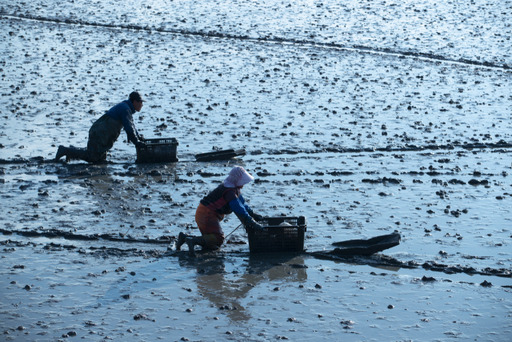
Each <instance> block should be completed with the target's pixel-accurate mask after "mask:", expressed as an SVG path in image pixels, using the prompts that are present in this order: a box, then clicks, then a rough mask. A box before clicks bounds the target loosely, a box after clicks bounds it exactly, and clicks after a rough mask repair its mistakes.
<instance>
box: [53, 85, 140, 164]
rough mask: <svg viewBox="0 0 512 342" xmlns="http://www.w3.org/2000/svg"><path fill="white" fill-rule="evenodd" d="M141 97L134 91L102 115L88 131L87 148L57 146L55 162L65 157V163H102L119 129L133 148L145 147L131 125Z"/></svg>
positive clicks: (117, 135)
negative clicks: (73, 161) (74, 160)
mask: <svg viewBox="0 0 512 342" xmlns="http://www.w3.org/2000/svg"><path fill="white" fill-rule="evenodd" d="M143 102H144V100H142V97H141V96H140V94H139V93H138V92H136V91H134V92H132V93H131V94H130V97H129V98H128V100H125V101H123V102H121V103H118V104H117V105H115V106H114V107H112V108H110V109H109V110H108V111H107V112H106V113H105V114H104V115H102V116H101V117H100V118H99V119H98V120H96V122H94V124H93V125H92V127H91V128H90V129H89V140H88V141H87V148H86V149H85V148H76V147H64V146H59V149H58V150H57V155H56V156H55V160H56V161H57V160H59V159H60V158H62V157H66V161H67V162H68V161H70V160H73V159H81V160H85V161H86V162H89V163H99V162H104V161H106V159H107V152H108V151H109V150H110V149H111V148H112V146H114V142H116V140H117V138H118V137H119V134H120V133H121V129H122V128H124V130H125V131H126V134H127V135H128V140H130V141H131V142H132V143H133V144H134V145H135V146H137V147H143V146H145V144H144V142H143V138H142V137H141V136H140V135H139V133H137V130H136V129H135V126H134V124H133V117H132V114H134V113H135V112H140V110H141V109H142V103H143Z"/></svg>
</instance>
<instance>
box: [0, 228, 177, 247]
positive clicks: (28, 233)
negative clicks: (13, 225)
mask: <svg viewBox="0 0 512 342" xmlns="http://www.w3.org/2000/svg"><path fill="white" fill-rule="evenodd" d="M0 233H2V234H3V235H12V234H17V235H20V236H24V237H46V238H62V239H66V240H75V241H99V240H106V241H114V242H127V243H143V244H157V245H168V244H169V243H170V242H172V241H174V239H175V238H174V237H171V236H161V237H160V238H158V239H135V238H133V237H131V236H126V237H125V236H122V235H121V234H120V237H117V236H113V235H110V234H94V235H82V234H74V233H70V232H62V231H59V230H57V229H49V230H45V231H34V230H7V229H3V228H0Z"/></svg>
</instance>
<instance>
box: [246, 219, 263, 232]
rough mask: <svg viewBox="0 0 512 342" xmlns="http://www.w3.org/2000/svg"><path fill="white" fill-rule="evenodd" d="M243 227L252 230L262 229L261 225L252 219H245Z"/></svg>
mask: <svg viewBox="0 0 512 342" xmlns="http://www.w3.org/2000/svg"><path fill="white" fill-rule="evenodd" d="M245 227H246V228H248V229H254V230H264V229H265V228H263V226H262V225H261V224H259V223H258V222H256V221H254V220H252V219H251V220H247V222H246V224H245Z"/></svg>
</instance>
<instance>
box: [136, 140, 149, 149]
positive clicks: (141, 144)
mask: <svg viewBox="0 0 512 342" xmlns="http://www.w3.org/2000/svg"><path fill="white" fill-rule="evenodd" d="M135 146H136V147H137V148H144V147H146V144H145V143H144V142H142V141H137V142H136V143H135Z"/></svg>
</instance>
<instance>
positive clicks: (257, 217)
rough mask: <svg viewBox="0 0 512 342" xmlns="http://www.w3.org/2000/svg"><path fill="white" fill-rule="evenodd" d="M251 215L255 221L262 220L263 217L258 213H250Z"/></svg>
mask: <svg viewBox="0 0 512 342" xmlns="http://www.w3.org/2000/svg"><path fill="white" fill-rule="evenodd" d="M251 217H252V218H253V219H254V220H255V221H263V219H264V217H263V216H261V215H259V214H256V213H252V215H251Z"/></svg>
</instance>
